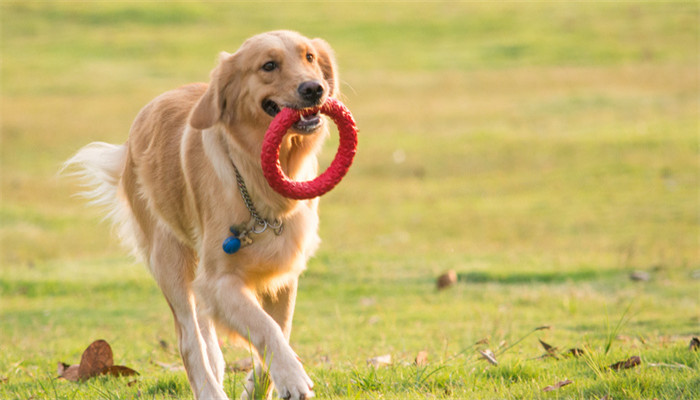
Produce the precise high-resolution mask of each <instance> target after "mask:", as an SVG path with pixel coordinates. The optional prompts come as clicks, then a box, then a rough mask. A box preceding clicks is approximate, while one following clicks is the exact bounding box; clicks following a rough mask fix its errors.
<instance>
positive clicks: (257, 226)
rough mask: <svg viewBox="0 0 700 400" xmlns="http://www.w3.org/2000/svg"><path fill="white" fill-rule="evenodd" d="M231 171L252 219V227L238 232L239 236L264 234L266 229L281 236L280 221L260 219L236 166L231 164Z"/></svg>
mask: <svg viewBox="0 0 700 400" xmlns="http://www.w3.org/2000/svg"><path fill="white" fill-rule="evenodd" d="M232 164H233V163H232ZM233 170H234V171H235V172H236V182H237V183H238V191H239V192H241V197H243V203H245V207H246V208H247V209H248V212H250V216H251V217H252V221H251V222H252V227H250V228H249V229H248V230H247V231H244V232H240V236H245V235H246V234H247V233H248V232H252V233H255V234H261V233H263V232H265V231H266V230H267V228H270V229H272V231H273V232H274V233H275V235H277V236H279V235H281V234H282V230H283V229H284V224H283V222H282V220H280V219H275V220H274V221H272V222H270V221H268V220H266V219H264V218H262V217H261V216H260V214H258V210H256V209H255V205H254V204H253V200H252V199H251V198H250V194H249V193H248V188H246V186H245V181H243V177H242V176H241V173H240V172H238V168H236V164H233ZM250 225H251V224H250V223H249V224H248V226H250Z"/></svg>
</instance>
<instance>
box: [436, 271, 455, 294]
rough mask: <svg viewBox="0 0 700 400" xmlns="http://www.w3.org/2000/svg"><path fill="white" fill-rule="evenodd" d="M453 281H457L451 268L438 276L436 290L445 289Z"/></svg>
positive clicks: (453, 282)
mask: <svg viewBox="0 0 700 400" xmlns="http://www.w3.org/2000/svg"><path fill="white" fill-rule="evenodd" d="M455 283H457V272H455V270H453V269H451V270H448V271H447V272H445V273H444V274H442V275H440V276H439V277H438V279H437V288H438V290H442V289H447V288H448V287H450V286H452V285H454V284H455Z"/></svg>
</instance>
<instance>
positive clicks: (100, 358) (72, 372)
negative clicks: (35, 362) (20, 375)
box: [58, 339, 139, 382]
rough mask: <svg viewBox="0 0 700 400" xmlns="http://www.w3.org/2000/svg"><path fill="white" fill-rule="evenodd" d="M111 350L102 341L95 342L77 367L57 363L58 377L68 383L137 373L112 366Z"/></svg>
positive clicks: (136, 373) (85, 352)
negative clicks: (96, 377)
mask: <svg viewBox="0 0 700 400" xmlns="http://www.w3.org/2000/svg"><path fill="white" fill-rule="evenodd" d="M113 364H114V359H113V356H112V348H111V347H110V346H109V343H107V342H106V341H104V340H101V339H100V340H96V341H94V342H92V343H91V344H90V346H88V348H87V349H85V351H84V352H83V354H82V356H81V357H80V364H79V365H68V364H66V363H62V362H59V363H58V375H59V376H58V377H59V378H64V379H67V380H69V381H73V382H77V381H84V380H87V379H90V378H92V377H95V376H99V375H110V376H115V377H118V376H133V375H138V374H139V373H138V372H136V371H134V370H133V369H131V368H129V367H125V366H123V365H113Z"/></svg>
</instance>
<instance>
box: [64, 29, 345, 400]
mask: <svg viewBox="0 0 700 400" xmlns="http://www.w3.org/2000/svg"><path fill="white" fill-rule="evenodd" d="M336 74H337V68H336V64H335V59H334V56H333V54H332V50H331V48H330V47H329V45H328V44H327V43H326V42H325V41H323V40H321V39H313V40H312V39H308V38H306V37H304V36H302V35H300V34H298V33H296V32H291V31H274V32H268V33H263V34H260V35H257V36H254V37H252V38H250V39H248V40H247V41H245V42H244V43H243V44H242V45H241V47H240V49H239V50H238V51H236V52H235V53H234V54H228V53H221V55H220V59H219V63H218V66H216V68H214V70H213V71H212V72H211V76H210V82H209V84H204V83H198V84H190V85H186V86H182V87H180V88H178V89H175V90H172V91H169V92H167V93H164V94H162V95H160V96H159V97H157V98H155V99H154V100H153V101H151V102H150V103H149V104H147V105H146V106H145V107H144V108H143V109H142V110H141V111H140V113H139V114H138V116H137V117H136V119H135V121H134V123H133V125H132V127H131V131H130V133H129V138H128V140H127V141H126V143H125V144H123V145H111V144H106V143H100V142H96V143H91V144H89V145H87V146H86V147H84V148H83V149H81V150H80V151H79V152H78V153H77V154H76V155H75V156H74V157H73V158H71V159H70V160H68V161H67V162H66V166H67V167H72V166H73V167H75V166H77V167H78V168H79V170H78V172H76V174H78V175H81V176H82V177H83V178H86V179H87V180H86V184H87V185H88V186H90V187H92V191H90V192H87V196H88V197H91V198H92V199H93V202H94V203H97V204H102V205H105V206H107V207H108V208H109V210H110V214H109V215H110V217H111V219H112V220H113V221H114V222H115V224H116V226H117V227H118V228H119V233H120V237H121V238H122V240H123V241H124V242H126V244H127V245H129V246H130V247H131V248H132V249H133V251H134V253H135V254H136V255H137V256H139V257H140V258H141V259H142V260H143V261H144V262H145V263H146V264H147V265H148V266H149V269H150V271H151V273H152V274H153V276H154V277H155V280H156V281H157V282H158V286H159V287H160V289H161V290H162V292H163V294H164V295H165V298H166V300H167V302H168V304H169V305H170V308H171V310H172V313H173V316H174V320H175V328H176V332H177V336H178V340H179V348H180V354H181V356H182V360H183V362H184V365H185V369H186V371H187V377H188V379H189V382H190V385H191V387H192V391H193V392H194V395H195V398H197V399H225V398H227V397H226V394H225V393H224V390H223V385H222V383H223V379H224V368H225V365H224V360H223V357H222V353H221V350H220V348H219V344H218V341H217V334H216V331H215V326H216V327H217V328H220V329H224V330H225V331H226V332H229V333H237V334H238V335H239V336H240V337H242V338H244V339H245V340H248V341H249V342H250V344H252V347H253V348H254V349H255V351H256V363H255V364H256V365H255V367H254V369H253V371H251V373H250V375H249V376H248V380H247V381H246V387H245V392H244V393H243V395H242V398H245V399H247V398H252V397H253V396H255V397H260V396H263V397H269V396H270V395H271V393H272V389H271V387H268V388H265V389H263V393H260V391H258V393H253V392H254V390H255V388H256V387H260V385H255V382H254V379H255V377H257V378H258V379H259V380H260V379H261V377H263V376H264V375H266V374H268V373H269V377H270V378H271V380H272V383H273V385H274V387H275V389H276V390H277V393H278V394H279V396H280V397H282V398H285V399H304V398H309V397H312V396H313V390H312V389H313V383H312V381H311V379H309V376H308V375H307V374H306V372H305V371H304V368H303V367H302V364H301V362H300V359H299V358H298V357H297V355H296V354H295V353H294V351H293V350H292V348H291V347H290V345H289V335H290V332H291V328H292V314H293V312H294V304H295V298H296V293H297V282H298V278H299V275H300V274H301V273H302V271H304V269H305V268H306V262H307V260H308V258H309V257H310V256H311V255H312V254H313V253H314V251H315V249H316V248H317V246H318V243H319V238H318V233H317V232H318V212H317V207H318V199H313V200H305V201H298V200H290V199H287V198H285V197H283V196H281V195H279V194H277V193H276V192H274V191H273V190H272V189H271V188H270V187H269V185H268V184H267V182H266V180H265V179H264V177H263V174H262V170H261V165H260V152H261V147H262V141H263V136H264V134H265V131H266V129H267V127H268V125H269V124H270V122H271V121H272V118H273V116H274V115H275V114H276V113H277V112H279V111H280V109H281V108H282V107H291V108H295V109H303V108H308V107H313V106H317V105H320V104H322V103H324V102H325V101H326V99H327V98H328V97H329V96H337V95H338V93H339V92H338V78H337V75H336ZM327 136H328V128H327V122H326V120H325V118H324V117H321V116H320V115H318V114H316V115H314V116H310V117H307V118H304V119H302V120H300V121H299V122H297V123H296V124H295V125H293V126H292V128H290V129H289V131H288V132H287V134H286V135H285V137H284V139H283V142H282V145H281V147H280V163H281V166H282V169H283V170H284V171H285V173H286V174H287V175H288V176H289V177H290V178H292V179H295V180H308V179H312V178H313V177H315V176H316V173H317V168H318V166H317V153H318V151H319V150H320V147H321V144H322V142H323V140H324V139H325V137H327ZM237 174H238V175H239V176H240V181H241V184H242V186H243V188H245V190H246V191H247V193H248V195H247V196H248V197H249V199H250V203H251V205H252V209H251V206H246V203H245V202H244V200H243V198H244V195H243V194H242V193H243V190H241V189H242V188H241V187H239V184H238V183H239V182H238V180H237ZM253 211H255V212H253ZM255 214H257V219H256V218H255V217H256V215H255ZM232 226H234V227H237V229H243V230H244V231H245V232H247V234H245V235H242V236H245V237H243V245H244V246H243V247H242V248H241V249H240V250H239V251H237V252H235V253H233V254H227V253H226V252H224V250H222V242H223V241H224V239H226V238H227V237H229V236H231V235H232V233H231V232H229V229H230V228H231V227H232ZM265 228H269V229H265ZM263 230H264V231H263ZM261 231H263V232H261ZM238 234H240V232H238Z"/></svg>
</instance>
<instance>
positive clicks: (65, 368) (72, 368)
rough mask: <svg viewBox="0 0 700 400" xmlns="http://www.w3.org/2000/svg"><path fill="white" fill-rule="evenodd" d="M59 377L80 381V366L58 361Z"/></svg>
mask: <svg viewBox="0 0 700 400" xmlns="http://www.w3.org/2000/svg"><path fill="white" fill-rule="evenodd" d="M58 377H59V378H64V379H67V380H69V381H71V382H77V381H78V379H79V378H78V366H77V365H68V364H66V363H62V362H59V363H58Z"/></svg>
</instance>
